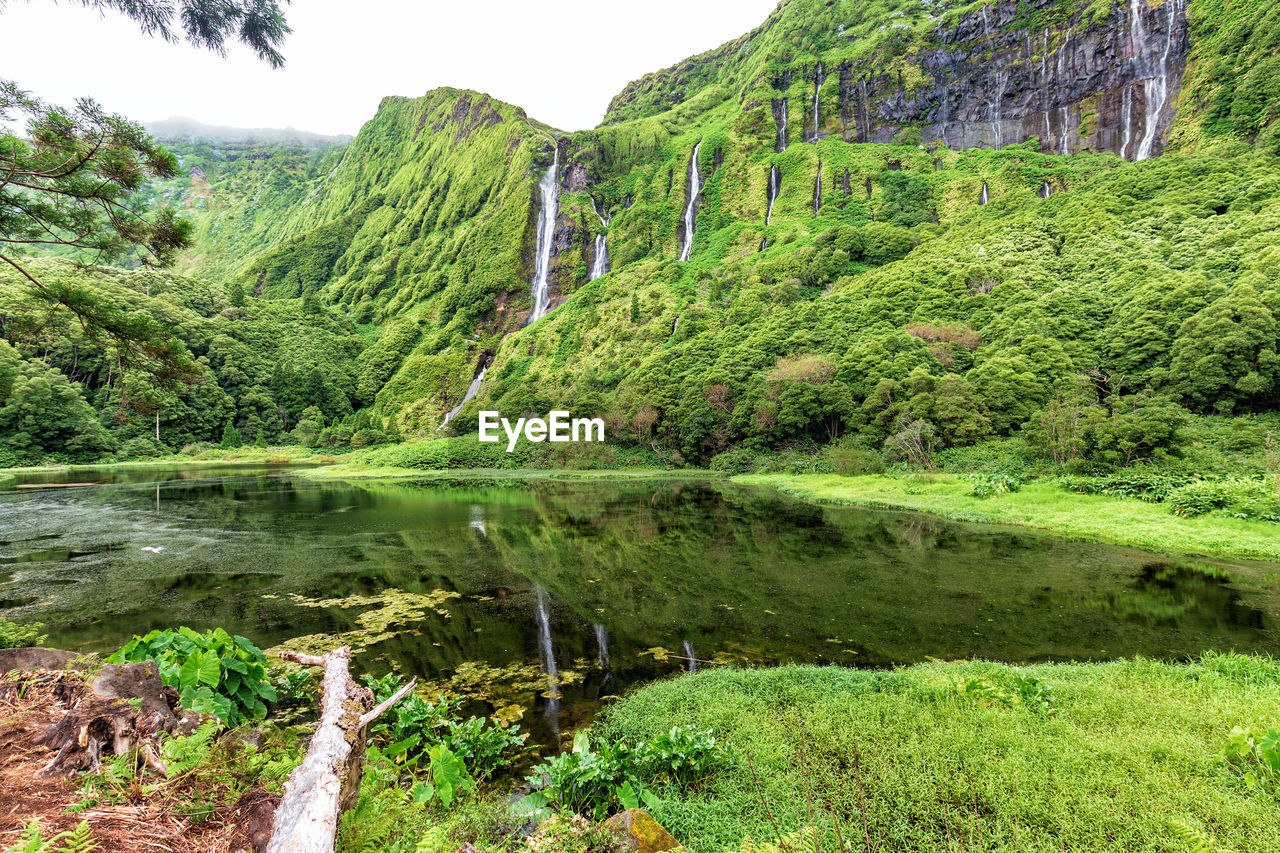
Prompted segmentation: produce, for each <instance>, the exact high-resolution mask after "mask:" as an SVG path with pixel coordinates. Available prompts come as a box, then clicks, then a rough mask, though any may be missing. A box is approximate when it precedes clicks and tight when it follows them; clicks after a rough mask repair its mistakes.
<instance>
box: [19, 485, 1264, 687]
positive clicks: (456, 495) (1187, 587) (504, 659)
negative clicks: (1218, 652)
mask: <svg viewBox="0 0 1280 853" xmlns="http://www.w3.org/2000/svg"><path fill="white" fill-rule="evenodd" d="M160 497H161V500H160V511H159V513H157V510H156V506H155V500H156V498H155V492H154V487H152V486H148V485H138V486H132V487H131V486H119V487H107V488H99V489H91V490H79V491H76V492H74V493H72V492H69V491H63V492H59V493H37V494H28V495H5V496H0V500H2V501H4V504H3V507H4V510H5V511H6V515H7V516H8V517H10V518H12V519H13V524H12V533H11V534H9V535H6V539H8V540H9V541H8V543H7V544H4V545H0V558H4V559H10V560H16V559H21V558H23V555H28V556H29V555H32V554H36V553H37V552H40V551H47V552H53V551H60V552H68V551H70V552H75V553H78V554H80V555H81V556H76V557H73V558H72V559H71V560H70V561H66V562H49V561H47V560H44V559H42V560H38V561H35V562H26V563H16V562H15V563H12V564H11V565H8V566H5V568H6V569H7V570H9V571H11V572H13V574H12V575H11V577H12V578H14V580H13V581H12V582H11V584H9V585H6V586H0V599H8V600H12V601H14V602H15V603H17V602H25V601H26V600H27V599H28V598H30V599H32V600H33V602H34V603H31V604H29V605H27V606H24V607H22V608H19V609H17V610H15V611H12V612H14V613H17V614H18V615H32V616H34V615H38V616H39V617H40V618H42V619H44V620H45V621H47V622H50V623H51V624H55V625H57V626H58V627H56V628H55V631H56V632H57V633H56V634H55V636H54V637H53V638H52V639H53V641H54V642H57V643H61V644H65V645H74V646H83V647H93V648H106V647H111V646H113V645H118V644H119V643H120V642H121V640H122V639H124V638H125V637H127V635H128V634H129V633H132V632H134V631H142V630H146V629H148V628H151V627H158V626H167V625H173V624H178V623H184V624H191V625H193V626H194V627H210V626H213V625H221V626H224V627H226V628H228V629H230V630H233V631H235V632H238V633H242V634H246V635H248V636H250V637H253V638H254V639H256V640H258V641H260V642H261V643H263V644H265V645H270V644H275V643H278V642H281V641H283V640H286V639H288V638H290V637H296V636H300V635H304V634H313V633H320V632H334V631H346V630H351V629H353V628H354V627H356V625H357V623H356V619H357V616H359V614H360V613H361V612H362V609H361V608H358V607H353V608H341V607H330V608H301V607H298V606H296V605H295V604H294V603H293V602H292V601H291V600H290V599H289V595H290V594H297V595H303V596H307V597H309V598H314V599H321V600H323V599H333V598H342V597H345V596H350V595H355V594H360V595H366V596H368V595H376V594H378V593H379V592H381V591H382V590H386V589H399V590H404V591H406V592H411V593H430V592H433V591H435V590H448V591H451V592H456V593H459V594H461V595H462V596H463V598H462V599H459V600H455V601H452V602H450V603H449V604H447V605H446V609H447V610H448V612H449V614H450V615H449V617H448V618H445V617H441V616H437V615H435V614H433V613H427V614H426V615H424V616H422V617H421V618H419V619H416V621H415V622H414V624H404V625H400V626H398V628H397V631H399V633H397V634H396V636H394V637H393V638H392V639H389V640H385V641H383V642H381V643H379V644H378V645H377V646H375V647H374V648H373V649H372V650H371V652H370V653H369V654H368V656H367V657H368V662H367V665H370V666H373V667H375V668H382V667H385V666H387V665H389V664H390V663H391V662H395V663H396V665H398V666H400V667H401V668H403V669H405V670H406V671H412V672H415V673H419V674H422V675H424V676H426V677H429V678H436V677H439V675H440V674H441V673H448V672H450V671H452V669H453V668H454V667H456V666H458V664H460V663H462V662H464V661H487V662H489V663H494V664H498V665H505V664H510V663H520V664H522V665H533V664H537V662H538V660H539V645H540V639H539V624H540V623H539V622H538V621H537V620H536V619H535V613H536V598H535V594H534V591H533V590H534V584H538V585H541V586H543V587H544V588H545V589H546V590H547V591H548V593H549V595H550V599H551V607H550V610H549V613H548V616H549V622H548V623H547V625H548V627H549V630H550V631H551V633H552V639H553V647H554V661H555V662H556V663H557V664H558V665H559V666H561V667H564V668H566V669H569V668H572V667H573V666H574V661H575V660H578V659H582V660H585V661H588V662H589V663H590V664H591V665H593V666H594V662H595V661H596V660H597V658H598V656H599V645H598V640H597V633H596V628H595V626H596V625H600V626H602V628H603V629H604V630H606V631H607V633H608V638H609V653H610V665H611V668H612V672H613V675H614V678H615V680H616V683H617V684H619V685H620V686H621V685H625V684H626V683H628V682H629V681H632V680H634V679H636V678H643V677H648V676H649V675H651V674H653V673H656V672H668V671H674V669H675V666H676V664H675V663H672V662H665V663H664V662H662V661H660V660H655V659H654V658H652V657H641V656H640V653H641V652H643V651H645V650H648V649H651V648H654V647H665V648H668V649H672V650H679V649H680V648H681V644H682V643H683V642H684V641H686V640H688V641H689V642H691V643H692V645H693V647H694V648H696V649H697V650H698V657H700V658H707V659H710V658H712V657H714V656H715V655H716V654H717V653H720V654H721V655H728V656H731V657H734V658H737V659H746V660H752V661H761V662H766V661H777V660H788V659H795V660H805V661H827V662H836V663H845V664H861V665H884V664H889V663H897V662H911V661H919V660H923V659H925V658H926V657H938V658H956V657H987V658H994V659H1001V660H1011V661H1023V660H1043V659H1071V658H1073V659H1098V658H1110V657H1118V656H1130V655H1134V654H1140V653H1141V654H1149V655H1155V656H1175V657H1180V656H1184V655H1189V654H1195V653H1197V652H1199V651H1201V650H1204V649H1208V648H1235V649H1238V650H1241V651H1244V650H1267V649H1274V648H1275V647H1276V645H1277V631H1276V627H1275V625H1276V623H1275V619H1276V614H1277V613H1280V606H1278V596H1277V591H1276V589H1275V584H1274V583H1272V584H1270V588H1266V587H1261V588H1255V589H1251V590H1248V591H1246V593H1245V594H1246V597H1245V598H1243V599H1242V597H1241V595H1242V592H1241V591H1240V587H1239V586H1238V585H1237V584H1233V583H1230V582H1228V581H1227V580H1224V579H1220V578H1214V577H1211V576H1210V574H1209V573H1206V572H1205V571H1202V570H1201V569H1200V568H1197V567H1195V566H1193V565H1191V564H1187V565H1182V564H1178V563H1176V562H1173V561H1169V560H1162V559H1160V558H1156V557H1153V556H1152V555H1150V554H1145V553H1142V552H1138V551H1134V550H1131V549H1124V548H1115V547H1110V546H1105V545H1094V544H1087V543H1078V542H1069V541H1064V540H1058V539H1054V538H1052V537H1048V536H1043V535H1040V534H1037V533H1034V532H1028V531H1014V530H1008V529H1000V528H988V527H980V526H974V525H964V524H958V523H953V522H948V521H943V520H938V519H933V518H929V517H926V516H917V515H909V514H903V513H886V512H866V511H853V510H842V509H826V508H819V507H815V506H811V505H807V504H802V503H798V502H795V501H792V500H790V499H787V498H784V497H780V496H778V495H776V494H774V493H769V492H761V491H756V490H750V489H745V488H739V487H735V486H732V485H729V484H725V483H719V482H714V481H712V482H700V481H693V480H675V481H669V482H664V483H656V482H650V481H598V482H596V481H593V482H557V481H552V480H535V481H530V482H528V483H514V482H513V481H510V480H506V481H503V480H497V481H491V484H490V485H488V486H485V485H482V484H477V483H471V484H465V485H460V486H455V487H449V486H444V485H425V484H424V485H414V484H404V483H396V484H387V483H383V484H372V485H348V484H328V483H325V484H319V483H313V482H310V481H305V480H302V481H294V480H293V478H291V477H289V476H284V477H264V476H257V477H249V478H243V479H226V480H222V481H215V482H206V483H197V482H190V481H182V482H177V481H175V482H172V483H167V484H165V485H164V486H163V487H162V489H161V491H160ZM477 520H479V522H480V525H479V526H477ZM40 537H45V538H40ZM157 544H162V545H164V546H165V551H164V553H163V554H161V555H155V554H148V553H143V552H141V550H140V548H141V546H142V545H157ZM1236 571H1237V572H1238V573H1239V572H1244V573H1249V572H1252V571H1254V570H1253V569H1250V568H1249V567H1241V568H1238V569H1237V570H1236ZM19 588H20V589H21V591H22V592H23V595H22V596H17V595H15V594H14V593H15V591H16V590H17V589H19ZM366 609H367V608H366ZM72 614H74V616H73V615H72ZM83 614H93V615H92V616H91V617H89V618H85V617H84V616H83Z"/></svg>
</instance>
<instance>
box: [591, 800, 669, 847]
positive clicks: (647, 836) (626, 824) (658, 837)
mask: <svg viewBox="0 0 1280 853" xmlns="http://www.w3.org/2000/svg"><path fill="white" fill-rule="evenodd" d="M601 827H602V828H604V829H608V830H611V831H613V832H615V833H617V834H618V836H619V837H620V838H621V839H622V843H623V844H624V845H626V847H627V850H628V851H629V853H663V851H666V850H675V849H676V848H677V847H679V846H680V842H679V841H676V840H675V839H674V838H672V837H671V833H669V832H667V831H666V830H665V829H663V828H662V824H660V823H658V822H657V821H656V820H654V819H653V818H651V817H649V813H648V812H645V811H641V810H640V809H627V810H626V811H625V812H621V813H619V814H616V815H614V816H613V817H611V818H609V819H608V820H606V821H605V822H604V823H603V824H601Z"/></svg>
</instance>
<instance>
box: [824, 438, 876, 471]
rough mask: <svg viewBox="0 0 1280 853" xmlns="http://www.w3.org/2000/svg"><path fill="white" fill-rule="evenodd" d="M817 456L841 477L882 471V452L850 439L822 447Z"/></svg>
mask: <svg viewBox="0 0 1280 853" xmlns="http://www.w3.org/2000/svg"><path fill="white" fill-rule="evenodd" d="M818 456H819V457H820V458H821V459H822V461H823V462H825V463H826V464H827V465H829V466H830V467H831V470H832V472H833V473H835V474H839V475H840V476H842V477H857V476H859V475H862V474H883V473H884V454H883V453H880V452H879V451H877V450H872V449H871V448H868V447H864V446H862V445H860V444H858V443H856V442H854V441H852V440H850V439H843V440H841V441H839V442H837V443H835V444H833V445H831V446H829V447H826V448H823V450H822V452H821V453H819V454H818Z"/></svg>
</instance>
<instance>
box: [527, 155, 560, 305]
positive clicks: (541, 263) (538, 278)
mask: <svg viewBox="0 0 1280 853" xmlns="http://www.w3.org/2000/svg"><path fill="white" fill-rule="evenodd" d="M538 187H539V190H540V191H541V192H542V209H541V210H540V211H538V253H537V260H536V262H535V266H534V273H533V310H532V311H531V312H530V313H529V322H530V323H534V322H537V321H538V320H540V319H542V318H543V317H545V316H546V315H547V306H548V305H549V304H550V303H551V298H550V295H549V292H548V291H549V287H550V279H551V249H552V245H551V244H552V243H553V242H555V236H556V216H557V215H558V213H559V208H560V148H559V146H557V147H556V153H555V157H554V158H553V159H552V161H551V167H550V168H549V169H547V173H546V174H545V175H543V177H542V183H541V184H539V185H538Z"/></svg>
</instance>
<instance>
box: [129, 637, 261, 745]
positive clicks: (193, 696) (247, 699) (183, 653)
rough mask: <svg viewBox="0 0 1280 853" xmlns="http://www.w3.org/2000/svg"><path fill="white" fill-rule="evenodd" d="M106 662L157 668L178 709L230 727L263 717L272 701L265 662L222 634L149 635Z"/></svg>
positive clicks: (239, 639)
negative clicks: (210, 717)
mask: <svg viewBox="0 0 1280 853" xmlns="http://www.w3.org/2000/svg"><path fill="white" fill-rule="evenodd" d="M108 660H109V661H110V662H111V663H125V662H129V661H146V660H151V661H155V662H156V666H157V668H159V670H160V678H161V679H162V680H163V681H164V683H165V684H167V685H169V686H170V687H174V688H176V689H177V690H178V696H179V698H180V699H181V701H182V706H183V707H184V708H186V709H187V710H190V711H195V712H197V713H201V714H213V715H215V716H217V717H218V719H220V720H222V722H224V723H226V724H227V725H228V726H238V725H240V724H241V723H243V722H245V721H246V720H259V719H262V718H263V717H265V716H266V715H267V706H266V703H267V702H274V701H276V692H275V688H274V687H272V686H271V682H270V681H269V680H268V679H267V658H266V655H264V654H263V653H262V650H261V649H259V648H258V647H257V646H255V645H254V644H253V643H252V642H250V641H249V640H246V639H245V638H244V637H232V636H231V635H229V634H228V633H227V632H226V631H224V630H222V629H221V628H215V629H214V630H212V631H209V632H208V633H205V634H199V633H196V632H195V631H193V630H191V629H190V628H186V627H182V628H179V629H178V630H176V631H169V630H166V631H152V632H151V633H150V634H147V635H146V636H145V637H138V636H135V637H134V638H133V639H132V640H130V641H129V642H128V644H126V645H125V647H124V648H122V649H121V650H120V651H118V652H116V653H115V654H113V655H112V656H111V657H110V658H108Z"/></svg>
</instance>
